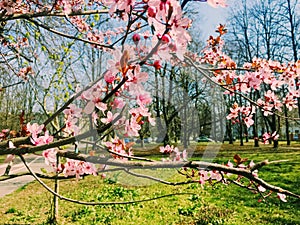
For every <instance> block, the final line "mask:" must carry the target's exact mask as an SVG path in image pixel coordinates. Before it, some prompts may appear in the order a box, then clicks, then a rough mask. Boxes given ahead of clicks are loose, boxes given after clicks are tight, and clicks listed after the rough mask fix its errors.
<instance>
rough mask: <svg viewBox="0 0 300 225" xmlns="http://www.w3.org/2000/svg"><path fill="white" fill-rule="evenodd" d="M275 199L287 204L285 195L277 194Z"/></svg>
mask: <svg viewBox="0 0 300 225" xmlns="http://www.w3.org/2000/svg"><path fill="white" fill-rule="evenodd" d="M277 197H278V198H279V199H280V200H281V201H283V202H287V200H286V195H285V194H281V193H277Z"/></svg>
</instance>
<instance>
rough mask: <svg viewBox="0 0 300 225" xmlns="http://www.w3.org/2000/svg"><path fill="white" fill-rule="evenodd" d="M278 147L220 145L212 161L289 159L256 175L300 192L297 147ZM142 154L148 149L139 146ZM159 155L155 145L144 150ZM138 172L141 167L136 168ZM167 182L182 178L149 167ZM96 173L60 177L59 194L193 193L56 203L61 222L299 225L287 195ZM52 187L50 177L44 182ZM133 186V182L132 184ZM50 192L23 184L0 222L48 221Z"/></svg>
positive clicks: (297, 208) (199, 151) (296, 204)
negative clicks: (89, 203)
mask: <svg viewBox="0 0 300 225" xmlns="http://www.w3.org/2000/svg"><path fill="white" fill-rule="evenodd" d="M298 147H299V146H297V145H296V144H295V145H293V146H292V147H287V146H284V145H282V146H281V147H280V148H279V149H277V150H274V149H272V148H271V147H270V146H268V145H267V146H262V147H260V148H253V147H252V146H251V145H250V144H246V146H243V147H240V146H238V144H237V143H235V144H234V145H228V144H225V145H222V146H220V151H219V152H218V155H217V158H215V159H214V161H216V162H220V163H225V162H227V161H228V159H231V161H233V160H232V158H233V155H234V154H236V153H238V154H240V155H241V156H242V157H243V158H249V159H253V160H254V161H255V162H258V161H261V160H264V159H269V160H270V161H272V160H279V159H287V160H290V161H288V162H282V163H280V164H272V165H269V166H266V167H264V168H262V169H261V171H260V172H259V174H260V177H262V178H264V179H265V180H266V181H269V182H271V183H272V184H274V185H280V186H281V187H283V188H287V189H289V190H291V191H294V192H296V193H298V194H299V193H300V173H299V171H300V148H298ZM205 149H207V148H206V145H204V144H203V143H201V144H195V145H194V146H193V147H192V151H194V154H193V159H196V160H199V159H201V158H202V155H203V152H204V151H205ZM139 151H140V152H142V153H143V155H146V153H147V151H145V150H142V149H140V150H139ZM149 152H151V153H152V154H153V153H155V154H156V156H155V158H161V157H162V156H161V155H160V154H159V153H158V151H157V149H156V147H155V146H152V150H151V151H148V153H149ZM137 172H141V171H137ZM145 172H146V173H147V174H149V175H155V176H158V177H161V178H165V179H168V180H171V181H180V180H184V178H183V177H180V176H179V175H176V173H175V172H174V171H172V170H148V171H145ZM107 178H108V179H106V180H103V179H100V177H93V176H89V177H85V178H84V179H82V180H79V181H76V180H69V181H60V193H61V194H62V195H64V196H66V197H70V198H74V199H78V200H83V201H101V202H105V201H128V200H138V199H145V198H150V197H155V196H160V195H164V194H170V193H183V192H189V193H194V194H188V195H180V196H172V197H168V198H163V199H158V200H154V201H151V202H144V203H136V204H131V205H110V206H85V205H77V204H74V203H69V202H65V201H59V207H60V208H59V211H60V213H59V215H60V217H59V224H75V225H76V224H124V225H125V224H149V223H151V224H153V225H156V224H158V225H159V224H162V225H164V224H198V225H203V224H205V225H208V224H212V225H217V224H228V225H229V224H245V225H247V224H249V225H250V224H251V225H253V224H269V225H274V224H275V225H276V224H277V225H281V224H288V225H292V224H293V225H297V224H300V201H299V200H297V199H294V198H288V203H283V202H281V201H280V200H279V199H277V198H276V194H275V193H273V194H272V195H271V196H270V197H268V198H267V199H266V201H265V202H264V201H262V202H260V201H259V199H260V198H261V197H260V196H259V195H258V194H253V193H251V192H250V191H248V190H245V189H241V188H239V187H237V186H234V185H223V184H217V185H214V186H210V185H205V186H204V187H201V186H200V185H199V184H189V185H184V186H167V185H163V184H159V183H154V182H149V181H147V180H145V179H142V178H139V179H138V178H132V177H131V176H129V175H127V174H125V173H124V172H122V173H120V172H115V173H114V174H107ZM46 183H47V184H48V185H50V186H51V187H53V183H52V182H51V181H46ZM133 184H134V185H133ZM51 201H52V196H51V195H50V194H49V193H48V192H46V191H45V190H44V189H43V188H42V187H41V186H40V185H39V184H38V183H36V182H32V183H30V184H28V185H27V186H26V188H23V189H22V188H20V189H19V190H18V191H17V192H14V193H13V194H10V195H8V196H5V197H3V198H1V199H0V205H1V208H0V215H1V217H0V224H20V223H21V224H47V219H48V218H49V215H50V211H51Z"/></svg>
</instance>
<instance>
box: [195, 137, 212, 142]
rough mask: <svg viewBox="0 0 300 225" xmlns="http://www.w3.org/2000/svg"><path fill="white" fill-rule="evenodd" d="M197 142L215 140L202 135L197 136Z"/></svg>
mask: <svg viewBox="0 0 300 225" xmlns="http://www.w3.org/2000/svg"><path fill="white" fill-rule="evenodd" d="M197 142H214V140H213V139H211V138H208V137H206V136H200V137H198V138H197Z"/></svg>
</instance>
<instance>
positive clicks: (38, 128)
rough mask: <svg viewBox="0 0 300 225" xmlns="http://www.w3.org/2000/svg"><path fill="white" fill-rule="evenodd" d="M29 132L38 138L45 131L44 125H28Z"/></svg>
mask: <svg viewBox="0 0 300 225" xmlns="http://www.w3.org/2000/svg"><path fill="white" fill-rule="evenodd" d="M26 128H27V131H28V132H30V133H31V134H32V136H37V135H38V134H39V133H41V132H42V131H43V128H44V125H43V124H42V125H38V124H37V123H33V124H32V125H31V124H30V123H27V126H26Z"/></svg>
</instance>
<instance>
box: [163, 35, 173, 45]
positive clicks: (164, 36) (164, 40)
mask: <svg viewBox="0 0 300 225" xmlns="http://www.w3.org/2000/svg"><path fill="white" fill-rule="evenodd" d="M161 41H162V42H163V43H164V44H167V43H169V42H170V41H171V37H170V36H169V35H168V34H164V35H163V36H162V37H161Z"/></svg>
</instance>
